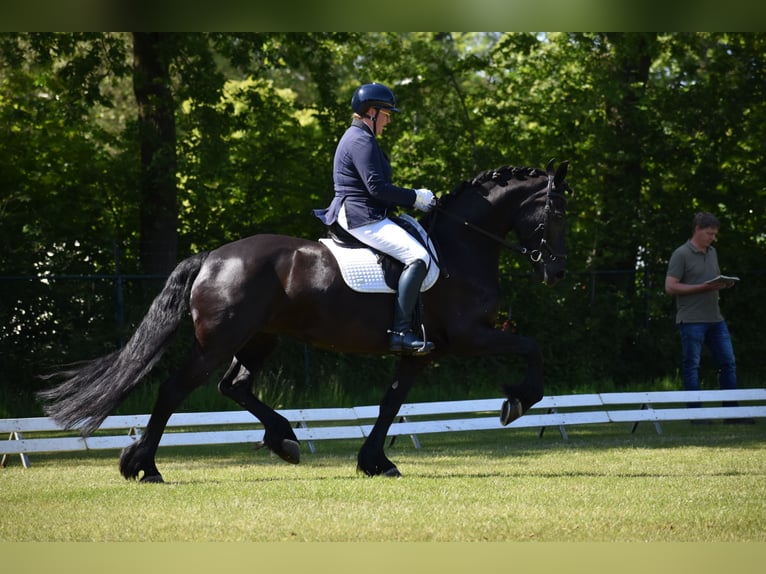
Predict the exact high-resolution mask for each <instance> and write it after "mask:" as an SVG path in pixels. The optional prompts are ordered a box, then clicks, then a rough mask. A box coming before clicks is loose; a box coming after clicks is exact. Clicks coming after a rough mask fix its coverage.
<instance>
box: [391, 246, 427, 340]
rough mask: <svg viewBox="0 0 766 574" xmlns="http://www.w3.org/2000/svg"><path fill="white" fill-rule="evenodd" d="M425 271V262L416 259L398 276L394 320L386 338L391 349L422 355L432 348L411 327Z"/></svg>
mask: <svg viewBox="0 0 766 574" xmlns="http://www.w3.org/2000/svg"><path fill="white" fill-rule="evenodd" d="M427 273H428V268H427V267H426V264H425V263H424V262H423V261H421V260H420V259H418V260H416V261H413V262H412V263H410V264H409V265H407V266H406V267H405V268H404V271H402V274H401V276H400V277H399V286H398V290H397V293H396V303H395V305H394V322H393V326H392V328H391V330H390V331H389V335H390V336H389V340H388V346H389V348H390V350H391V351H394V352H397V353H416V354H418V355H424V354H426V353H429V352H431V351H432V350H433V348H434V344H433V343H432V342H430V341H423V340H422V338H421V337H419V336H418V335H417V334H416V333H415V331H414V329H413V322H414V321H413V319H414V314H415V305H417V302H418V295H419V293H420V286H421V285H422V284H423V280H424V279H425V278H426V274H427Z"/></svg>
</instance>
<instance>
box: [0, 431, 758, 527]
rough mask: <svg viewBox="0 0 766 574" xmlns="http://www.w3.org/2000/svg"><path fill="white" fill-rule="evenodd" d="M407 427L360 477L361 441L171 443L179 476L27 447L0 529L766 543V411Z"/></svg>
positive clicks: (9, 476)
mask: <svg viewBox="0 0 766 574" xmlns="http://www.w3.org/2000/svg"><path fill="white" fill-rule="evenodd" d="M663 429H664V434H662V435H657V434H656V433H655V431H654V427H653V426H652V425H650V424H642V425H641V426H640V427H639V429H638V430H637V432H636V433H635V434H631V433H630V432H629V426H624V425H616V424H615V425H600V426H593V427H575V428H570V430H569V440H568V441H564V440H562V439H561V437H560V436H559V434H558V432H556V430H555V429H548V431H547V432H546V434H545V435H544V437H543V438H538V436H537V434H536V432H535V431H534V430H532V429H527V430H510V429H507V430H503V431H482V432H471V433H452V434H441V435H421V436H420V440H421V442H422V444H423V448H422V449H420V450H417V449H415V448H414V447H413V446H412V443H411V442H410V441H409V440H408V439H407V438H406V437H400V438H399V439H398V440H397V442H396V444H395V445H394V446H393V447H392V448H390V449H389V450H388V454H389V457H390V458H392V460H394V461H395V462H396V463H397V465H398V466H399V469H400V470H401V471H402V473H403V474H404V478H402V479H400V480H392V479H382V478H375V479H369V478H365V477H362V476H361V475H357V473H356V471H355V461H356V452H357V449H358V447H359V443H358V442H357V441H323V442H318V443H316V445H317V449H318V452H317V453H315V454H311V453H310V452H309V451H308V448H307V447H306V445H303V451H304V455H303V462H302V463H301V464H300V465H298V466H292V465H288V464H286V463H283V462H282V461H281V460H279V459H278V458H276V457H274V456H273V455H270V454H269V453H267V452H265V451H263V450H261V451H257V452H255V451H253V450H252V448H251V447H249V446H248V445H234V446H225V447H216V446H205V447H178V448H164V449H160V451H159V456H158V466H159V468H160V471H161V472H162V473H163V475H164V477H165V480H166V483H165V484H160V485H157V484H141V483H137V482H129V481H126V480H124V479H123V478H122V477H121V476H120V474H119V471H118V468H117V459H118V453H117V452H116V451H107V452H91V453H76V454H75V453H71V454H58V455H35V456H32V457H31V460H32V468H30V469H24V468H22V467H21V464H20V462H19V459H18V457H13V458H11V459H10V461H9V464H8V467H7V468H5V469H3V470H2V471H0V508H2V520H1V521H0V541H3V542H26V541H70V542H71V541H79V542H82V541H97V542H102V541H115V542H116V541H120V542H127V541H155V542H157V541H175V542H191V541H259V542H264V541H292V540H296V541H312V542H341V541H342V542H348V541H354V542H358V541H363V542H388V541H413V542H414V541H421V542H426V541H428V542H432V541H449V542H478V541H548V542H550V541H554V542H582V541H591V542H638V541H651V542H680V541H684V542H686V541H690V542H764V541H766V480H765V479H766V421H763V420H760V421H758V424H756V425H753V426H740V425H734V426H729V425H723V424H721V423H716V424H714V425H711V426H706V427H698V426H692V425H690V424H689V423H685V422H684V423H681V422H679V423H664V424H663Z"/></svg>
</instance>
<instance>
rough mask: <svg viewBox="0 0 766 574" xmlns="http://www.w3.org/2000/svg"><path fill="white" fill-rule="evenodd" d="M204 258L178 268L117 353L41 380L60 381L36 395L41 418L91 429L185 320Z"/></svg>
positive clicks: (151, 364)
mask: <svg viewBox="0 0 766 574" xmlns="http://www.w3.org/2000/svg"><path fill="white" fill-rule="evenodd" d="M207 255H208V253H207V252H202V253H198V254H197V255H193V256H192V257H189V258H188V259H185V260H184V261H182V262H181V263H179V264H178V266H177V267H176V268H175V269H174V270H173V272H172V273H171V274H170V277H168V280H167V282H166V283H165V286H164V287H163V289H162V291H161V292H160V294H159V295H157V297H156V298H155V299H154V301H153V302H152V304H151V306H150V307H149V311H148V312H147V313H146V316H145V317H144V319H143V320H142V321H141V324H140V325H139V326H138V328H137V329H136V332H135V333H133V336H132V337H131V338H130V340H129V341H128V343H127V344H126V345H125V346H124V347H123V348H122V349H120V350H117V351H114V352H113V353H110V354H109V355H106V356H104V357H100V358H98V359H93V360H90V361H83V362H81V363H76V364H74V365H71V366H70V367H69V368H66V369H64V370H62V371H59V372H55V373H51V374H49V375H46V376H44V378H46V379H63V380H62V381H61V382H60V383H59V384H58V385H57V386H55V387H53V388H51V389H48V390H45V391H42V392H40V393H38V395H37V396H38V398H39V399H40V400H41V401H42V402H43V403H44V410H45V413H46V414H47V415H48V416H50V417H51V418H53V419H54V420H55V421H56V422H57V423H59V424H60V425H62V426H63V427H65V428H74V427H79V428H81V430H82V433H83V434H84V435H87V434H90V433H91V432H93V431H94V430H96V429H97V428H98V427H99V426H100V425H101V423H102V422H104V419H105V418H106V417H107V416H108V415H109V414H110V413H111V412H112V411H113V410H114V409H115V408H116V407H117V406H118V405H119V404H120V403H121V402H122V401H123V400H125V398H126V397H127V396H128V394H129V393H130V391H131V390H133V389H134V388H135V387H136V385H138V383H139V382H140V381H141V379H142V378H143V377H144V376H145V375H146V374H147V373H149V371H151V370H152V368H153V367H154V365H156V364H157V361H159V360H160V358H161V357H162V355H163V353H164V352H165V349H166V348H167V346H168V345H169V343H170V341H171V339H172V336H173V334H174V333H175V332H176V331H177V330H178V327H179V326H180V325H181V321H182V320H183V319H184V317H185V316H186V312H187V310H188V308H189V295H190V293H191V287H192V283H193V282H194V279H195V278H196V277H197V275H198V274H199V271H200V268H201V267H202V263H203V262H204V261H205V258H206V257H207Z"/></svg>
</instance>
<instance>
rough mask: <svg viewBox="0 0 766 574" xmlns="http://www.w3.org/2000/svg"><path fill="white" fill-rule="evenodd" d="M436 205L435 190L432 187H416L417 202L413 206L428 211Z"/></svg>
mask: <svg viewBox="0 0 766 574" xmlns="http://www.w3.org/2000/svg"><path fill="white" fill-rule="evenodd" d="M435 205H436V197H435V196H434V192H433V191H431V190H430V189H416V190H415V203H414V205H413V207H414V208H415V209H419V210H420V211H425V212H426V213H428V212H429V211H431V210H432V209H433V207H434V206H435Z"/></svg>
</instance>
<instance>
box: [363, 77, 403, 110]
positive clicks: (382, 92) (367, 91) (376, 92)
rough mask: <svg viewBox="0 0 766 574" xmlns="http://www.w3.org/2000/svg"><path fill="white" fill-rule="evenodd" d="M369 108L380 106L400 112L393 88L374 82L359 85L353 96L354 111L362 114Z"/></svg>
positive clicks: (380, 107)
mask: <svg viewBox="0 0 766 574" xmlns="http://www.w3.org/2000/svg"><path fill="white" fill-rule="evenodd" d="M368 108H379V109H384V110H391V111H392V112H398V111H399V108H397V107H396V97H395V96H394V92H392V91H391V88H389V87H387V86H384V85H383V84H379V83H377V82H373V83H372V84H363V85H361V86H359V87H358V88H357V89H356V91H355V92H354V96H353V97H352V98H351V109H352V110H353V111H354V113H356V114H359V115H362V113H364V112H365V111H367V109H368Z"/></svg>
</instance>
